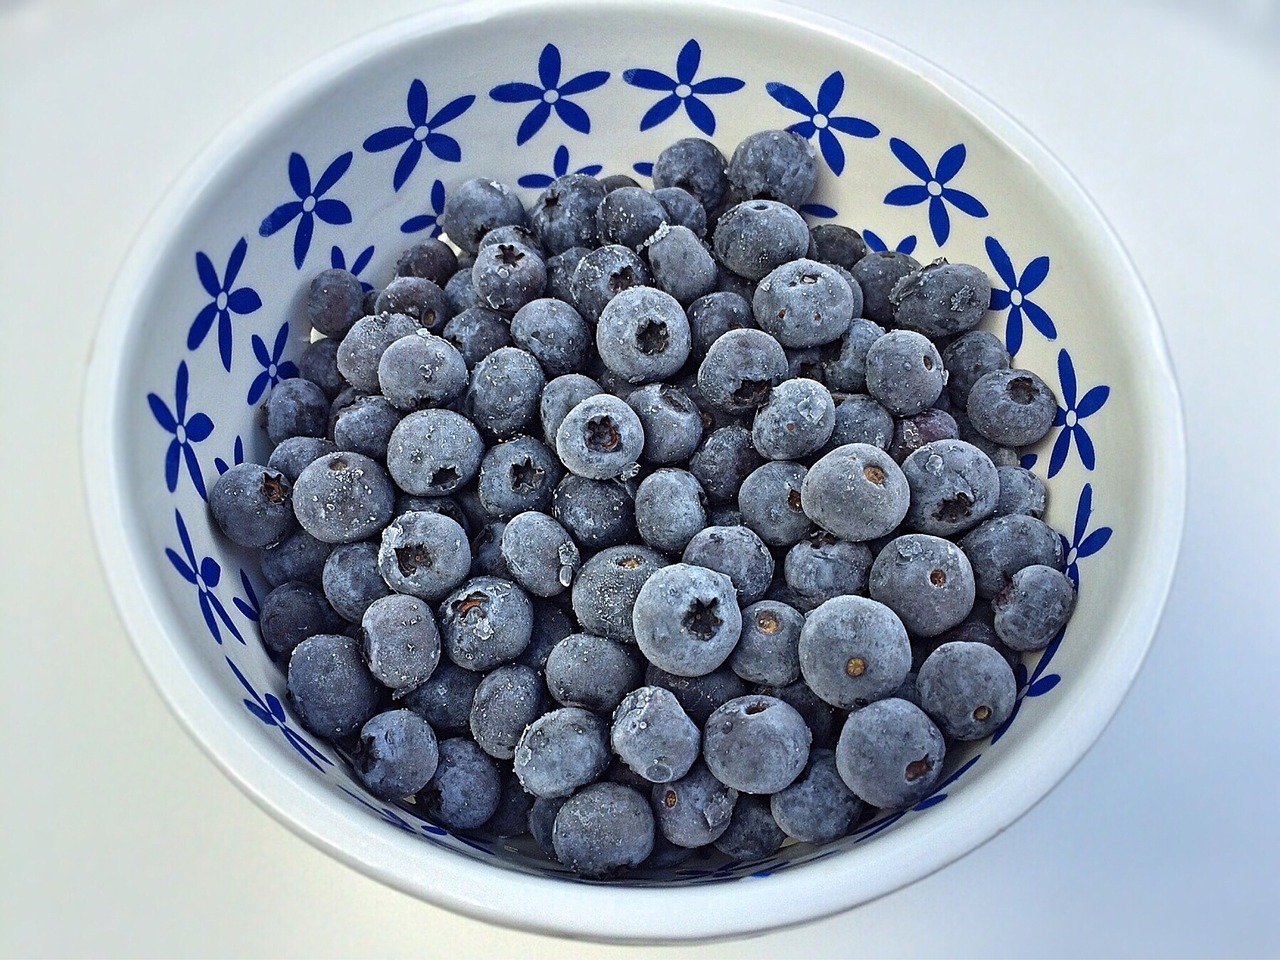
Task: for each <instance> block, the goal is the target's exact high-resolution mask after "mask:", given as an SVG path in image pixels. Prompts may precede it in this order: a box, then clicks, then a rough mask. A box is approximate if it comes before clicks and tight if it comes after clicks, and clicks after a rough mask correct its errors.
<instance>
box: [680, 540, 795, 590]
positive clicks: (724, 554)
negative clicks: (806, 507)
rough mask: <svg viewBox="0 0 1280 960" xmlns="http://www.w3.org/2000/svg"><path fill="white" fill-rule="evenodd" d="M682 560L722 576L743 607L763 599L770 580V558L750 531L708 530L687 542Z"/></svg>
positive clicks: (771, 561) (762, 544) (771, 571)
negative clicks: (729, 584)
mask: <svg viewBox="0 0 1280 960" xmlns="http://www.w3.org/2000/svg"><path fill="white" fill-rule="evenodd" d="M682 559H683V561H684V562H685V563H686V564H693V565H695V566H699V567H706V568H707V569H709V570H714V571H716V572H717V573H723V574H724V575H725V576H726V577H728V578H729V580H730V581H731V582H732V583H733V586H734V589H735V590H736V591H737V594H738V604H739V605H741V606H744V607H746V606H750V605H751V604H753V603H755V602H756V601H757V600H759V599H760V598H761V597H763V596H764V594H765V591H766V590H768V589H769V582H770V581H771V580H773V555H772V554H771V553H769V548H768V547H766V546H765V544H764V541H763V540H761V539H760V538H759V537H758V536H757V535H756V534H755V532H754V531H752V530H751V529H750V528H749V527H707V528H705V529H703V530H701V531H700V532H699V533H698V534H696V535H695V536H694V537H693V539H692V540H690V541H689V544H688V546H686V547H685V548H684V554H683V556H682Z"/></svg>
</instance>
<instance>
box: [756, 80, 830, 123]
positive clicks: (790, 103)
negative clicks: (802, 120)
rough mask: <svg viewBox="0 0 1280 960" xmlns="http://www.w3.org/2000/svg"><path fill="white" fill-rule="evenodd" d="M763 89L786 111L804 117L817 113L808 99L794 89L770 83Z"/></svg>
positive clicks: (781, 84) (782, 84) (783, 84)
mask: <svg viewBox="0 0 1280 960" xmlns="http://www.w3.org/2000/svg"><path fill="white" fill-rule="evenodd" d="M764 89H765V91H766V92H767V93H768V94H769V96H771V97H773V99H774V100H776V101H778V103H780V104H782V105H783V106H784V107H786V108H787V109H788V110H794V111H795V112H796V113H800V114H803V115H804V116H806V117H812V116H813V115H814V114H815V113H817V112H818V111H817V110H815V109H814V107H813V104H812V103H810V102H809V98H808V97H806V96H805V95H804V94H803V93H801V92H800V91H799V90H797V89H796V88H795V87H789V86H787V85H786V84H785V83H776V82H770V83H766V84H765V85H764Z"/></svg>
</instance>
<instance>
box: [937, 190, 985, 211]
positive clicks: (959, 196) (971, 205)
mask: <svg viewBox="0 0 1280 960" xmlns="http://www.w3.org/2000/svg"><path fill="white" fill-rule="evenodd" d="M942 198H943V199H944V200H946V201H947V202H948V203H950V204H951V205H952V206H954V207H955V208H956V209H957V210H959V211H960V212H961V213H967V214H968V215H969V216H971V217H985V216H986V215H987V208H986V207H984V206H983V205H982V203H981V201H979V200H978V198H977V197H975V196H973V195H972V194H969V193H965V192H964V191H963V190H953V189H952V188H951V187H943V188H942Z"/></svg>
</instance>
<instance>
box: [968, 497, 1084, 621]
mask: <svg viewBox="0 0 1280 960" xmlns="http://www.w3.org/2000/svg"><path fill="white" fill-rule="evenodd" d="M960 549H961V550H963V551H964V554H965V556H966V557H968V558H969V563H970V565H971V566H972V567H973V579H974V583H975V584H976V586H977V594H978V596H979V597H981V598H982V599H984V600H990V599H991V598H992V597H994V596H995V595H996V594H997V593H999V592H1000V591H1001V590H1003V589H1004V587H1005V584H1007V583H1008V582H1009V581H1010V580H1012V579H1013V575H1014V574H1015V573H1017V572H1018V571H1019V570H1021V569H1022V568H1023V567H1029V566H1032V565H1033V564H1043V565H1044V566H1048V567H1053V568H1054V569H1055V570H1061V569H1062V566H1063V555H1062V554H1063V547H1062V538H1061V537H1059V536H1058V534H1057V532H1056V531H1055V530H1054V529H1053V528H1052V527H1050V526H1049V525H1048V524H1047V523H1044V522H1043V521H1041V520H1037V519H1036V518H1035V517H1029V516H1026V515H1025V514H1010V515H1009V516H1006V517H994V518H992V519H991V520H987V521H985V522H984V523H981V524H979V525H978V526H977V527H975V528H974V529H973V530H970V531H969V532H968V533H967V534H965V535H964V537H963V539H961V540H960Z"/></svg>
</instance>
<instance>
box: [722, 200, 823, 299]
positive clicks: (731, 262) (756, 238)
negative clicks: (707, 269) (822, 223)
mask: <svg viewBox="0 0 1280 960" xmlns="http://www.w3.org/2000/svg"><path fill="white" fill-rule="evenodd" d="M712 247H713V249H714V250H715V254H716V259H717V260H719V261H720V263H721V264H723V265H724V266H725V267H726V268H728V269H729V270H730V271H732V272H733V273H736V274H739V275H741V276H743V277H746V278H747V279H748V280H751V281H759V280H761V279H763V278H764V277H765V276H767V275H768V274H769V273H770V271H772V270H773V269H774V268H775V267H779V266H781V265H782V264H784V263H789V262H790V261H792V260H795V259H797V258H800V257H803V256H804V255H805V254H806V253H807V252H808V250H809V227H808V226H807V225H806V224H805V222H804V217H802V216H800V214H798V213H796V211H795V210H793V209H791V207H789V206H787V205H786V204H783V203H777V202H775V201H773V200H748V201H746V202H745V203H739V204H738V205H737V206H735V207H732V208H730V209H729V210H727V211H725V213H724V214H723V215H722V216H721V217H720V219H719V220H718V221H717V223H716V228H715V233H714V234H713V235H712Z"/></svg>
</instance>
